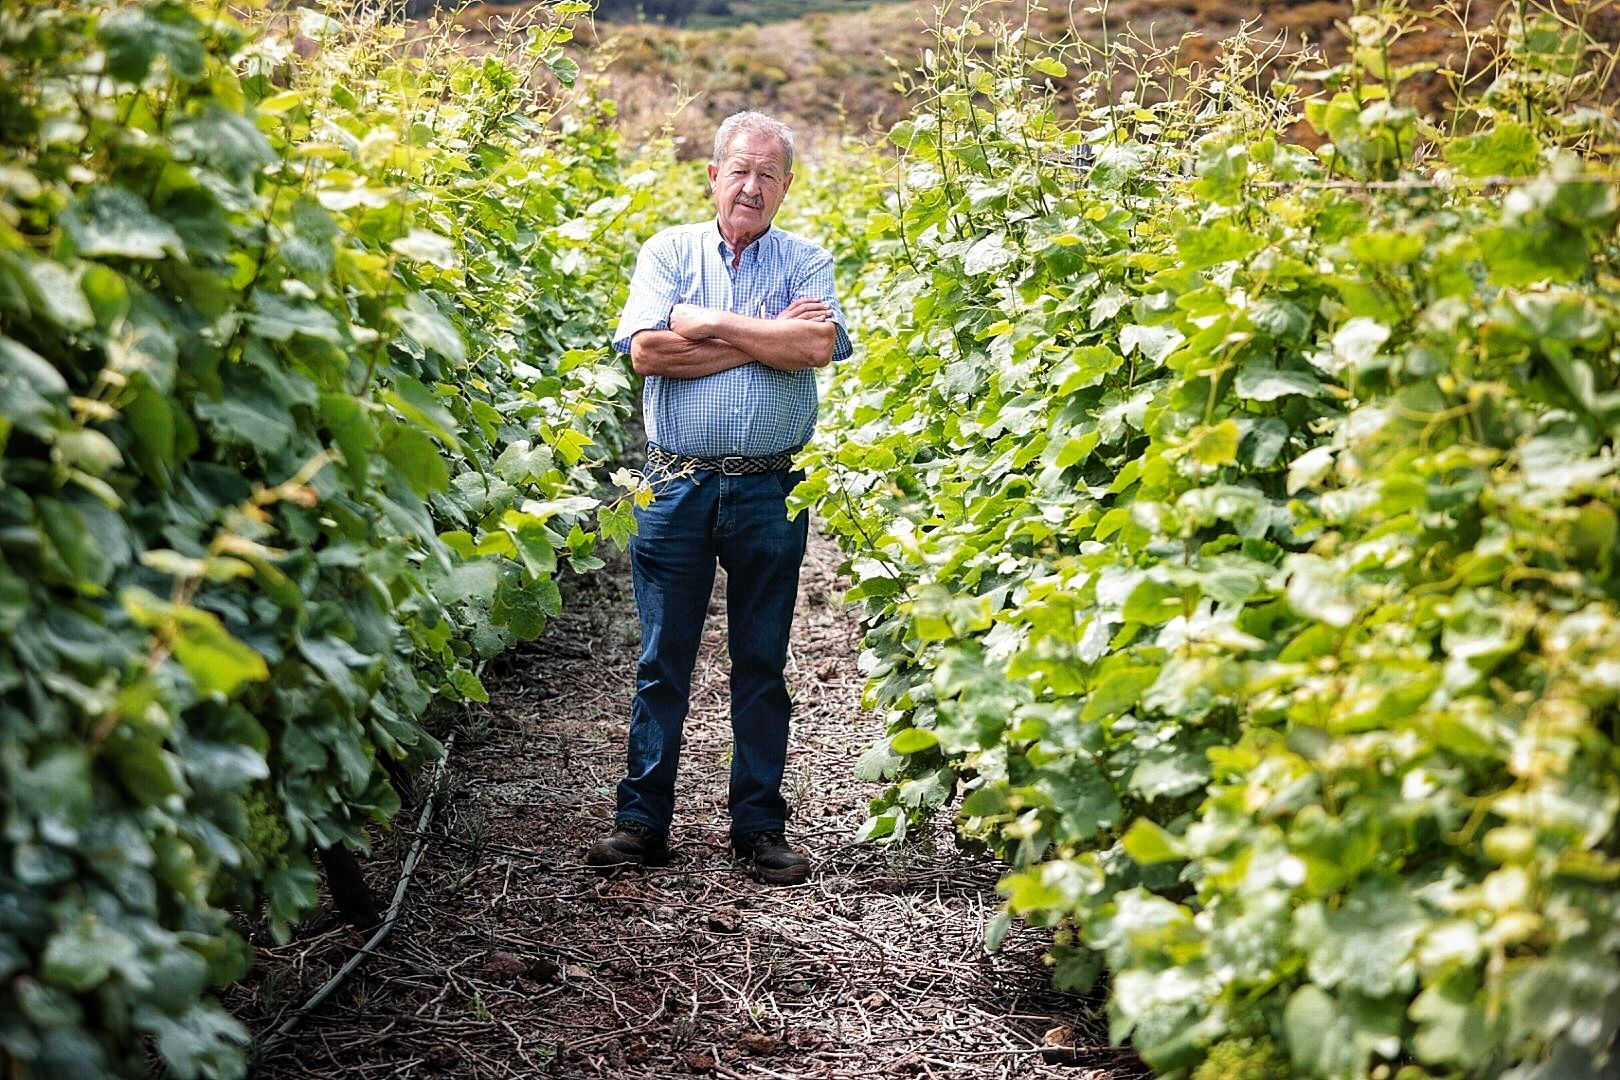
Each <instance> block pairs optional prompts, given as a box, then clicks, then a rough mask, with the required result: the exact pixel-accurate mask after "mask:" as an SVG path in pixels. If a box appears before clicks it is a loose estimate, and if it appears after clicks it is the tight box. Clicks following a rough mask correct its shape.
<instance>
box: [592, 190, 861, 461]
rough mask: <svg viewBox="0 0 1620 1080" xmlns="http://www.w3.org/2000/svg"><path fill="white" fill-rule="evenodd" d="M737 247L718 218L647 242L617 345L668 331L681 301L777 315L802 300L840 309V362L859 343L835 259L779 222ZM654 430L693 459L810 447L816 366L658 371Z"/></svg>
mask: <svg viewBox="0 0 1620 1080" xmlns="http://www.w3.org/2000/svg"><path fill="white" fill-rule="evenodd" d="M734 256H735V253H734V252H733V251H732V249H731V247H730V245H729V244H727V243H726V242H725V240H724V238H723V237H721V235H720V228H719V226H718V224H717V223H716V222H714V221H712V220H711V221H706V222H702V223H700V224H694V225H677V226H674V227H673V228H668V229H665V230H663V231H662V232H660V233H658V234H657V235H655V236H654V237H653V238H652V239H650V240H648V241H647V242H646V244H644V245H643V246H642V248H641V253H640V255H638V256H637V258H636V269H635V274H634V276H633V277H632V278H631V280H630V296H629V298H628V299H627V300H626V302H625V306H624V311H623V313H622V314H621V315H620V316H619V326H618V329H617V330H616V331H615V332H614V335H613V347H614V348H615V349H617V350H618V351H619V352H621V353H628V352H629V351H630V339H631V338H633V337H634V336H635V335H636V334H637V333H639V332H640V331H642V330H667V329H669V313H670V310H671V309H672V308H673V307H674V306H675V305H676V304H681V303H685V304H697V305H699V306H701V307H707V308H720V309H724V310H726V311H730V312H733V313H735V314H738V315H748V316H751V317H753V318H762V319H772V318H775V317H776V316H777V315H779V314H781V313H782V311H783V309H785V308H786V307H787V306H788V305H789V304H791V303H792V302H793V301H795V300H799V299H805V298H809V299H814V300H820V301H821V302H822V303H824V304H826V305H827V306H828V307H830V308H831V309H832V312H833V321H834V324H835V325H836V327H837V330H838V338H837V342H836V343H835V345H834V347H833V359H834V360H842V359H845V358H846V357H848V356H849V355H850V353H851V352H852V351H853V347H852V345H851V343H850V339H849V332H848V330H847V328H846V327H845V325H844V316H843V313H842V311H841V310H840V309H839V307H838V301H837V298H836V297H835V296H834V294H833V271H832V256H831V255H829V254H828V253H827V252H826V251H825V250H823V249H822V248H820V247H818V246H816V245H815V244H813V243H811V242H810V241H808V240H805V239H802V238H800V237H798V236H795V235H793V234H792V233H789V232H787V231H785V230H783V229H778V228H776V227H775V226H772V227H771V228H769V229H767V230H766V231H765V234H764V235H763V236H761V237H760V238H759V239H758V240H755V241H754V242H753V243H752V244H749V245H748V247H747V248H745V249H744V250H743V253H742V259H741V262H740V264H739V265H738V266H736V267H733V266H732V261H733V258H734ZM642 412H643V419H644V422H645V423H646V427H647V437H648V439H650V440H651V441H652V442H654V443H656V444H657V445H659V446H661V447H663V448H664V449H666V450H672V451H674V452H675V453H678V454H690V455H692V456H694V457H704V458H721V457H726V456H729V455H733V454H740V455H743V456H746V457H769V456H770V455H772V454H776V453H779V452H781V451H783V450H792V449H795V448H797V447H800V446H803V445H804V444H805V443H806V442H808V441H809V439H810V434H811V431H812V429H813V428H814V427H815V422H816V373H815V371H814V370H813V369H806V370H803V371H778V370H776V369H775V368H772V367H768V366H767V365H765V364H762V363H760V362H758V361H757V360H756V361H754V362H753V363H749V364H744V365H742V366H741V367H736V368H731V369H730V370H728V371H718V372H715V373H714V374H712V375H704V376H701V377H699V378H695V379H679V378H673V377H670V376H663V375H649V376H647V378H646V383H645V387H644V389H643V391H642Z"/></svg>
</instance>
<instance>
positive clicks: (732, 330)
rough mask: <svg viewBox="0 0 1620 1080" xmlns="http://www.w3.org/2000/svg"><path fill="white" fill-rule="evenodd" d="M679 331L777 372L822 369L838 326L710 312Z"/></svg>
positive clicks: (707, 311) (830, 322)
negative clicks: (736, 351) (726, 347)
mask: <svg viewBox="0 0 1620 1080" xmlns="http://www.w3.org/2000/svg"><path fill="white" fill-rule="evenodd" d="M678 332H679V333H682V334H685V333H692V334H695V335H698V337H697V339H696V340H700V341H720V342H724V343H726V344H727V345H730V346H732V347H734V348H736V349H739V350H741V351H742V352H743V353H745V354H746V355H747V356H749V357H751V358H752V359H755V360H758V361H759V362H760V363H762V364H765V365H766V366H768V367H773V368H776V369H777V370H779V371H799V370H802V369H804V368H813V367H823V366H825V365H826V364H827V363H828V362H829V361H830V360H831V359H832V354H833V347H834V346H835V345H836V343H837V340H838V327H837V325H836V324H835V323H833V322H832V321H831V320H830V319H827V320H820V319H753V318H749V317H748V316H747V315H737V314H734V313H732V312H729V311H717V310H713V309H709V310H705V311H704V312H702V315H701V318H700V320H699V325H698V326H696V327H693V328H690V329H687V328H685V327H683V328H682V329H681V330H679V331H678Z"/></svg>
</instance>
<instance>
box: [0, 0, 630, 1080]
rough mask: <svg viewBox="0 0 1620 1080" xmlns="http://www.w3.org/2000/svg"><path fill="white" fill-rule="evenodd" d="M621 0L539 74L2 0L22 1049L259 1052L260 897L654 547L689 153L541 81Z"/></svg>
mask: <svg viewBox="0 0 1620 1080" xmlns="http://www.w3.org/2000/svg"><path fill="white" fill-rule="evenodd" d="M584 9H585V5H581V4H560V5H556V6H555V8H554V12H553V13H554V15H555V16H556V17H554V18H552V19H550V20H548V21H547V22H546V23H545V25H544V27H543V28H541V29H539V30H536V31H534V32H533V34H532V36H531V38H530V39H529V41H528V44H527V48H526V51H525V53H524V55H522V56H521V57H518V58H516V59H515V60H514V61H511V62H506V61H500V60H496V59H484V60H472V59H466V58H463V57H461V56H459V55H456V54H454V53H453V52H451V51H449V50H448V49H447V48H446V47H444V45H443V43H442V42H439V43H436V44H435V43H430V54H429V55H427V56H425V57H421V58H417V59H411V58H408V50H406V49H405V48H403V46H402V43H401V39H402V34H401V32H400V31H398V30H389V29H386V28H377V27H371V28H366V27H364V26H360V27H346V26H340V25H338V24H337V23H335V22H332V21H330V20H328V19H326V18H325V17H324V16H321V15H319V14H318V13H315V12H312V11H306V12H303V13H301V15H300V16H299V21H298V24H297V29H298V30H300V31H301V32H302V35H303V37H302V39H301V40H302V42H303V45H302V46H301V47H302V48H303V49H304V51H305V52H306V53H310V54H312V55H299V54H297V53H296V52H295V51H294V46H293V41H292V38H291V36H290V32H288V33H281V34H277V33H270V32H265V31H263V30H260V29H249V28H247V27H245V26H244V25H242V24H240V23H238V22H236V21H234V20H233V19H232V18H230V17H229V16H227V15H225V14H224V13H223V9H221V8H219V7H218V6H206V7H205V6H202V5H192V4H187V3H180V2H172V0H143V2H139V3H132V4H114V3H111V2H105V3H104V2H96V0H90V2H81V3H72V4H67V3H63V4H19V3H16V2H15V0H8V2H6V3H4V4H3V5H0V17H3V21H4V25H5V35H6V44H5V54H4V57H3V59H0V100H3V101H4V102H5V103H6V105H5V108H4V109H0V147H3V151H0V154H3V157H0V829H3V832H0V1058H3V1059H4V1061H5V1062H6V1072H7V1075H8V1076H17V1077H27V1076H40V1077H43V1076H63V1077H67V1076H105V1075H129V1076H134V1075H144V1074H146V1071H147V1067H148V1064H149V1062H151V1061H153V1060H160V1061H161V1062H162V1064H163V1066H164V1067H166V1069H167V1070H168V1071H169V1072H170V1073H171V1074H173V1075H176V1076H181V1077H192V1076H202V1075H207V1076H227V1075H238V1074H240V1073H241V1072H242V1068H243V1058H242V1053H241V1049H242V1044H243V1042H244V1041H245V1033H244V1032H243V1031H242V1030H241V1028H240V1027H239V1025H237V1024H236V1023H235V1021H233V1020H232V1019H231V1018H230V1017H228V1016H227V1015H226V1014H225V1013H224V1012H223V1011H222V1010H221V1009H220V1008H219V1007H218V1006H217V1005H216V1004H214V1003H213V1002H212V1001H211V999H210V998H209V996H208V991H209V989H210V988H211V987H216V986H219V985H222V984H224V983H226V982H229V981H230V980H232V979H235V978H237V977H238V976H239V975H240V974H241V973H242V971H243V970H244V968H245V965H246V963H247V960H248V956H247V952H246V949H245V947H244V944H243V941H242V938H241V936H240V935H239V933H238V931H237V930H236V929H235V926H234V924H233V923H232V921H231V919H230V917H229V916H228V914H227V913H228V912H229V911H231V910H232V909H237V910H241V911H245V912H247V913H249V914H253V913H262V915H263V916H264V917H266V918H267V919H268V922H269V925H270V927H271V928H272V930H273V931H274V932H275V933H277V934H278V935H285V934H286V932H287V930H288V927H289V925H290V924H291V923H292V922H294V921H296V920H297V919H299V918H300V917H301V916H302V915H303V914H304V913H305V912H307V911H308V910H309V909H310V908H311V907H312V905H313V904H314V903H315V900H316V894H315V886H316V875H315V873H314V870H313V868H312V866H311V862H310V854H311V851H312V849H313V847H314V846H315V845H334V844H345V845H349V846H353V847H362V848H363V847H365V846H366V845H367V842H368V831H367V830H368V826H370V825H371V824H373V823H377V822H386V821H387V820H388V819H389V817H390V816H391V815H392V814H393V813H394V812H395V810H396V809H397V808H398V806H399V797H398V795H397V794H396V793H395V790H394V788H393V787H392V786H391V785H390V783H389V780H388V777H387V775H386V773H385V770H384V768H383V764H382V761H383V760H384V759H391V760H392V761H394V762H398V763H399V764H401V765H405V766H410V765H415V764H417V763H419V762H421V761H422V760H423V759H424V758H427V757H431V756H433V755H435V754H436V753H437V752H438V745H437V743H436V741H435V739H434V738H433V737H432V736H431V735H430V734H429V733H428V732H427V730H426V729H425V728H424V726H423V725H424V722H425V721H427V720H428V719H429V718H430V717H431V715H432V713H433V711H434V709H435V707H436V706H437V705H440V704H446V705H448V704H453V703H456V702H460V701H465V700H468V699H476V700H481V699H483V697H484V691H483V688H482V686H481V685H480V684H479V680H478V678H477V677H476V675H475V665H476V662H477V661H478V660H479V659H480V658H482V657H486V656H489V655H492V654H494V653H495V652H497V651H499V650H500V649H501V648H503V647H505V646H506V645H508V644H510V643H511V642H513V641H514V640H517V639H522V638H529V637H532V636H534V635H535V634H537V633H538V632H539V631H540V629H541V628H542V627H543V626H544V625H545V623H546V621H547V619H548V618H549V617H550V616H551V615H554V614H555V613H556V612H557V610H558V605H559V603H560V595H559V592H558V589H557V586H556V583H555V576H556V574H557V573H558V570H559V563H561V562H568V563H571V564H572V565H573V567H574V568H575V569H578V570H589V569H591V568H594V567H595V566H598V565H600V560H599V559H598V558H597V557H596V556H595V554H594V553H593V552H594V548H595V544H596V542H597V537H598V535H606V536H608V537H611V538H614V539H616V540H619V541H622V540H623V539H624V538H625V536H626V535H627V534H628V531H629V529H630V528H631V521H630V517H629V513H628V508H627V506H626V505H625V503H624V502H623V500H622V499H621V500H616V501H613V502H610V503H608V504H602V503H601V502H600V501H599V496H598V482H597V480H595V479H594V478H593V477H592V475H591V474H590V472H589V468H588V467H589V466H590V465H592V464H593V462H594V461H596V460H598V459H600V458H601V457H603V456H604V455H605V454H607V453H611V452H612V451H614V450H616V449H618V448H619V446H620V444H621V443H622V440H623V438H624V435H623V429H622V427H621V420H622V419H623V417H624V416H625V415H626V414H627V412H628V411H629V408H630V401H629V381H628V379H627V377H626V374H625V372H624V371H623V370H622V367H621V365H620V364H619V363H618V361H617V360H616V359H614V358H612V357H611V356H610V355H609V354H608V353H607V351H606V350H605V349H604V348H603V347H602V344H601V342H602V339H603V336H604V335H603V331H602V327H603V326H604V325H605V324H606V323H607V321H608V320H610V319H611V317H612V314H613V313H614V312H615V311H616V310H617V307H618V304H619V299H620V295H619V294H620V290H621V289H622V287H623V285H622V283H623V281H624V279H625V277H626V265H625V262H626V260H627V259H628V258H629V257H630V255H631V254H632V253H633V252H634V250H635V246H636V243H637V241H638V239H639V237H640V235H642V234H644V233H645V232H646V231H647V229H648V228H649V227H650V222H649V221H648V220H647V215H646V214H645V207H646V205H647V203H648V186H649V184H650V182H651V180H652V178H653V177H654V176H655V175H656V174H655V172H653V171H650V170H646V169H636V170H632V171H630V172H629V173H626V172H621V168H620V161H619V154H618V148H617V145H616V143H615V139H614V136H613V134H612V131H611V127H610V126H609V124H608V123H607V120H608V119H609V117H610V106H608V105H606V104H603V103H599V102H596V101H594V100H593V99H592V98H591V97H590V95H589V94H583V93H580V94H576V95H575V100H574V101H573V102H572V103H569V102H567V101H564V100H563V99H548V98H545V97H543V96H536V95H535V94H534V93H533V92H532V91H531V90H530V89H529V87H530V84H531V76H532V75H533V70H531V69H549V74H550V76H551V78H552V79H553V80H555V82H557V83H559V84H561V85H562V86H563V87H565V88H566V87H568V86H571V85H572V84H573V83H574V80H575V75H576V73H577V68H576V67H575V66H574V65H573V63H572V61H569V60H567V59H566V58H564V56H563V53H562V45H563V43H564V42H565V41H566V40H567V38H568V30H567V26H566V22H565V21H563V22H559V20H566V18H567V17H569V16H572V15H577V14H578V13H580V12H581V11H583V10H584ZM433 50H436V51H433ZM153 1054H155V1058H153V1057H151V1055H153Z"/></svg>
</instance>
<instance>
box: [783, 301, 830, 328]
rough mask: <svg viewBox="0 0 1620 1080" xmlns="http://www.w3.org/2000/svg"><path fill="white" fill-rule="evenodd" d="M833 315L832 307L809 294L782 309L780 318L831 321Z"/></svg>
mask: <svg viewBox="0 0 1620 1080" xmlns="http://www.w3.org/2000/svg"><path fill="white" fill-rule="evenodd" d="M832 317H833V313H832V307H831V306H830V305H828V304H824V303H822V302H821V301H820V300H815V299H812V298H811V297H808V296H803V297H800V298H799V299H797V300H795V301H793V303H791V304H789V305H788V306H787V307H785V308H783V309H782V313H781V314H780V315H778V316H777V318H778V319H804V320H806V321H807V322H829V321H831V319H832Z"/></svg>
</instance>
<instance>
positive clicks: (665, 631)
mask: <svg viewBox="0 0 1620 1080" xmlns="http://www.w3.org/2000/svg"><path fill="white" fill-rule="evenodd" d="M803 478H804V474H803V472H779V473H760V474H755V475H752V476H723V475H721V474H720V473H718V472H713V471H699V472H696V473H694V474H692V475H690V476H682V477H675V478H661V477H658V476H653V477H652V480H653V490H654V491H655V492H656V493H657V497H656V498H655V500H654V501H653V503H652V505H651V506H649V507H647V509H645V510H637V511H636V524H637V526H638V530H639V531H638V532H637V534H636V536H635V538H634V539H633V540H631V542H630V570H631V576H632V581H633V583H634V586H635V593H636V610H637V611H638V612H639V613H640V616H641V660H640V662H639V663H638V664H637V667H636V696H635V700H634V702H633V703H632V704H631V707H630V749H629V753H628V755H627V757H628V761H627V768H626V775H625V778H624V780H622V781H620V783H619V789H618V813H617V820H619V821H621V822H622V821H637V822H640V823H641V824H643V825H648V826H651V827H652V828H654V829H657V830H658V831H660V832H667V831H668V830H669V825H670V820H671V818H672V817H673V816H674V811H675V770H676V766H677V765H678V763H679V761H680V753H681V731H682V728H683V727H684V725H685V722H686V713H687V708H688V705H689V702H690V695H691V688H692V668H693V666H694V665H695V664H696V662H697V653H698V644H699V641H700V639H701V638H702V635H703V619H704V616H705V615H706V614H707V613H708V607H709V594H710V592H711V591H712V590H713V588H714V568H715V565H716V563H718V564H719V565H720V566H723V567H725V568H726V582H727V584H726V594H727V599H726V638H727V644H728V649H729V651H730V653H731V736H732V755H731V793H730V799H729V806H730V809H731V831H732V833H733V834H741V833H749V832H756V831H758V830H761V829H780V828H782V827H783V825H784V823H785V821H786V818H787V804H786V802H785V801H784V800H783V798H782V772H783V769H784V768H785V766H786V760H787V741H788V714H789V711H790V702H789V699H788V690H787V680H786V679H785V678H783V675H782V669H783V667H784V666H785V665H786V664H787V650H788V632H789V630H790V629H791V627H792V623H793V605H794V603H795V601H796V600H797V599H798V592H799V564H800V563H801V562H803V560H804V547H805V540H806V538H807V537H808V535H809V528H810V523H809V515H808V514H800V515H799V516H798V517H797V518H796V519H794V520H789V519H788V516H787V509H786V503H785V496H786V494H787V493H788V492H789V491H791V490H792V489H793V486H794V485H795V484H797V483H798V482H799V481H800V480H802V479H803Z"/></svg>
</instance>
